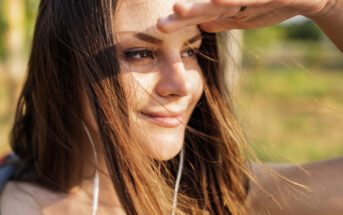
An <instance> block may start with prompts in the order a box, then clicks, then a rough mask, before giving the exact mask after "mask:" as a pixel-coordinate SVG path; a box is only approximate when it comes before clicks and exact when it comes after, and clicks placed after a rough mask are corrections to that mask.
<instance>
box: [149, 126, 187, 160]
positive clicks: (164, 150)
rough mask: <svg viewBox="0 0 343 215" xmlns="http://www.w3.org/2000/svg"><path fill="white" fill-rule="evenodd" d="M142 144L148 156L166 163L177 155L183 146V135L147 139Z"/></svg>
mask: <svg viewBox="0 0 343 215" xmlns="http://www.w3.org/2000/svg"><path fill="white" fill-rule="evenodd" d="M146 140H147V141H145V142H144V143H143V144H144V146H145V148H146V149H148V150H147V152H146V153H148V156H149V157H151V158H153V159H156V160H159V161H167V160H170V159H172V158H174V157H175V156H176V155H178V154H179V153H180V151H181V149H182V146H183V144H184V133H183V134H173V135H164V136H163V137H160V138H159V136H158V135H157V136H154V137H152V138H151V137H147V138H146Z"/></svg>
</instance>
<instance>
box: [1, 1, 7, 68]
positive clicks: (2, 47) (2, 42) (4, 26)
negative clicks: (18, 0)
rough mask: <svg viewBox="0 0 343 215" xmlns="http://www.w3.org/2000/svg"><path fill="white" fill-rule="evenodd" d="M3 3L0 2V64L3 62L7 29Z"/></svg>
mask: <svg viewBox="0 0 343 215" xmlns="http://www.w3.org/2000/svg"><path fill="white" fill-rule="evenodd" d="M4 6H5V2H4V1H0V62H1V61H4V60H5V47H4V42H5V41H4V40H5V38H4V37H5V31H6V29H7V22H6V20H5V16H4V14H5V8H4Z"/></svg>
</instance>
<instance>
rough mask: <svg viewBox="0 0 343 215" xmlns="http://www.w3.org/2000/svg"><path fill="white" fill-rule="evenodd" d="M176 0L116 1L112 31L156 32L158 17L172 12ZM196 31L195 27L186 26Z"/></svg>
mask: <svg viewBox="0 0 343 215" xmlns="http://www.w3.org/2000/svg"><path fill="white" fill-rule="evenodd" d="M176 1H177V0H121V1H118V4H117V8H116V12H115V16H114V22H113V25H114V28H113V29H114V32H115V33H123V32H152V33H157V32H158V30H157V28H156V23H157V20H158V18H161V17H166V16H168V15H170V14H172V13H173V5H174V4H175V3H176ZM187 29H188V31H190V30H191V31H197V30H198V29H197V27H196V26H193V27H192V28H187Z"/></svg>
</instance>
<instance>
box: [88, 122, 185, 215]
mask: <svg viewBox="0 0 343 215" xmlns="http://www.w3.org/2000/svg"><path fill="white" fill-rule="evenodd" d="M83 126H84V128H85V130H86V133H87V136H88V138H89V141H90V143H91V145H92V148H93V152H94V159H95V164H97V161H98V156H97V153H96V150H95V145H94V142H93V139H92V137H91V135H90V133H89V130H88V128H87V126H86V125H85V124H84V123H83ZM184 153H185V152H184V147H182V149H181V154H180V162H179V169H178V173H177V177H176V183H175V190H174V200H173V211H172V213H171V215H175V210H174V209H175V208H176V205H177V194H178V191H179V186H180V181H181V175H182V169H183V163H184ZM93 186H94V190H93V205H92V215H96V213H97V210H98V204H99V203H98V201H99V173H98V170H96V172H95V177H94V185H93Z"/></svg>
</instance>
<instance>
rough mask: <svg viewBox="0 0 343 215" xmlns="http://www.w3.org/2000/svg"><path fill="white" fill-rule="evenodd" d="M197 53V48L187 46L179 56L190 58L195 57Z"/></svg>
mask: <svg viewBox="0 0 343 215" xmlns="http://www.w3.org/2000/svg"><path fill="white" fill-rule="evenodd" d="M198 53H199V49H198V48H189V49H186V50H185V51H183V52H182V53H181V57H186V58H192V57H195V56H196V55H197V54H198Z"/></svg>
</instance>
